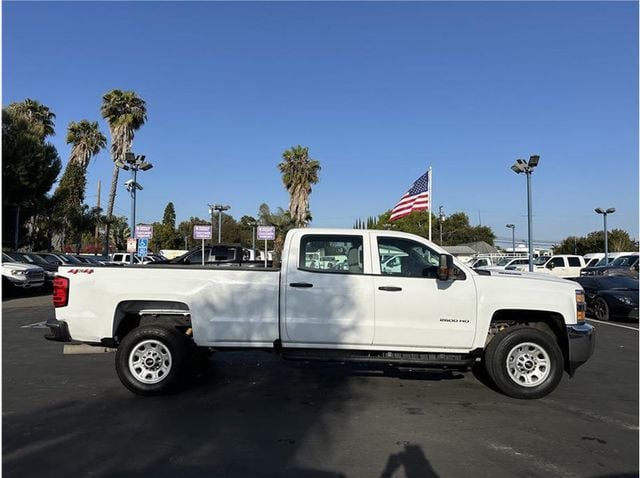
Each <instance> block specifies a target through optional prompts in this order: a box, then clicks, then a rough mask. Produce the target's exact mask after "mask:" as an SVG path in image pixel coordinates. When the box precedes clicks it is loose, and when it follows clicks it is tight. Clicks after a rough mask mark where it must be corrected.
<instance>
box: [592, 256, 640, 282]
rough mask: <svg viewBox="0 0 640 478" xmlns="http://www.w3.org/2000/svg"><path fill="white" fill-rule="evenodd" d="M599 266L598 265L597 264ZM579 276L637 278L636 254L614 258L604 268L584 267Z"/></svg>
mask: <svg viewBox="0 0 640 478" xmlns="http://www.w3.org/2000/svg"><path fill="white" fill-rule="evenodd" d="M598 264H599V263H598ZM580 275H581V276H600V275H605V276H608V275H627V276H629V277H635V278H636V279H637V278H638V254H626V255H624V256H619V257H616V258H615V259H614V260H613V261H611V262H609V264H607V265H606V266H595V267H585V268H584V269H582V270H581V271H580Z"/></svg>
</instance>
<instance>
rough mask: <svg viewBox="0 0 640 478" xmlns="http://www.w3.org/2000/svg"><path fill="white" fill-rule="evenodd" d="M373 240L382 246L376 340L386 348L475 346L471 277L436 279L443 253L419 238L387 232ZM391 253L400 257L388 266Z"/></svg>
mask: <svg viewBox="0 0 640 478" xmlns="http://www.w3.org/2000/svg"><path fill="white" fill-rule="evenodd" d="M373 241H374V244H372V247H373V248H374V250H375V249H376V248H377V252H378V254H377V256H378V260H377V261H376V263H375V264H374V270H373V271H374V295H375V320H376V331H375V336H374V340H373V344H374V345H376V346H380V347H385V348H388V349H393V348H403V347H410V348H413V347H417V348H427V347H428V348H438V349H456V348H468V347H471V346H472V344H473V339H474V335H475V331H476V288H475V284H474V283H473V280H471V278H469V277H466V278H465V279H462V280H455V281H440V280H438V279H437V270H438V262H439V254H438V253H437V252H435V251H433V250H432V249H431V248H429V247H428V246H427V245H425V244H422V243H420V242H417V241H414V240H411V239H407V238H401V237H393V236H389V237H385V236H384V235H380V236H377V237H376V238H374V239H373ZM372 255H373V256H374V257H375V254H372ZM390 256H395V257H396V258H397V259H398V263H399V266H398V267H396V266H394V267H389V266H388V264H390V263H393V262H394V261H390V260H389V257H390Z"/></svg>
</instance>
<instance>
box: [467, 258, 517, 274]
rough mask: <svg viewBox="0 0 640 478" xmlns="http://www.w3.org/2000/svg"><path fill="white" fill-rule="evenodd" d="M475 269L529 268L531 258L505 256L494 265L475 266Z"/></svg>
mask: <svg viewBox="0 0 640 478" xmlns="http://www.w3.org/2000/svg"><path fill="white" fill-rule="evenodd" d="M474 269H490V270H510V271H512V270H521V271H527V270H529V258H527V257H503V258H502V259H500V260H499V261H498V262H496V264H495V265H493V266H481V267H474Z"/></svg>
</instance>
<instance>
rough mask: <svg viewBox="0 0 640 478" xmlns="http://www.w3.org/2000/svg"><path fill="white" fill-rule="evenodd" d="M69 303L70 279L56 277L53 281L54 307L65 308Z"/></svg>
mask: <svg viewBox="0 0 640 478" xmlns="http://www.w3.org/2000/svg"><path fill="white" fill-rule="evenodd" d="M68 303H69V279H67V278H66V277H55V278H54V279H53V306H54V307H64V306H66V305H67V304H68Z"/></svg>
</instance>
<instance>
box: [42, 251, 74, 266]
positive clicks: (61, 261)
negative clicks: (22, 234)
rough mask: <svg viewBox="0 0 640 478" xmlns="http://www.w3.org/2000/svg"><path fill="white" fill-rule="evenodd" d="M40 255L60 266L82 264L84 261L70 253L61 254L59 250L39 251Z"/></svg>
mask: <svg viewBox="0 0 640 478" xmlns="http://www.w3.org/2000/svg"><path fill="white" fill-rule="evenodd" d="M36 254H38V255H39V256H40V257H42V258H43V259H44V260H45V261H47V262H49V263H51V264H56V265H58V266H61V265H72V266H73V265H76V266H77V265H81V264H82V261H80V260H79V259H76V258H75V257H74V256H71V255H69V254H61V253H59V252H37V253H36Z"/></svg>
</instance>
